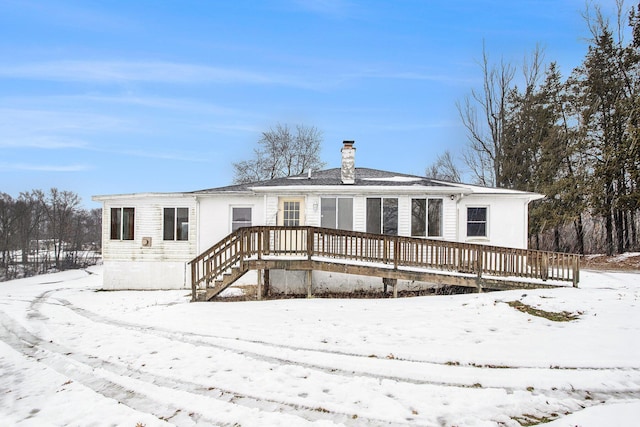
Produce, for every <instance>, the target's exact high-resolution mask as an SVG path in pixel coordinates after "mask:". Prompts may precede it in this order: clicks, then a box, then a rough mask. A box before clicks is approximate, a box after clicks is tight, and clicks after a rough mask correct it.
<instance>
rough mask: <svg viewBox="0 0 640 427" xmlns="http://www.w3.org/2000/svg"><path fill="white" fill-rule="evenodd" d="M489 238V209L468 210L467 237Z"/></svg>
mask: <svg viewBox="0 0 640 427" xmlns="http://www.w3.org/2000/svg"><path fill="white" fill-rule="evenodd" d="M486 236H487V208H467V237H486Z"/></svg>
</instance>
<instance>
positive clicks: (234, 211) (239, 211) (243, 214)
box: [231, 208, 251, 232]
mask: <svg viewBox="0 0 640 427" xmlns="http://www.w3.org/2000/svg"><path fill="white" fill-rule="evenodd" d="M242 227H251V208H231V231H232V232H233V231H236V230H237V229H238V228H242Z"/></svg>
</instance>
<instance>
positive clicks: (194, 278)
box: [189, 226, 580, 301]
mask: <svg viewBox="0 0 640 427" xmlns="http://www.w3.org/2000/svg"><path fill="white" fill-rule="evenodd" d="M579 260H580V256H579V255H577V254H566V253H558V252H546V251H536V250H529V249H515V248H505V247H497V246H488V245H478V244H470V243H459V242H447V241H442V240H431V239H422V238H413V237H404V236H387V235H379V234H371V233H361V232H355V231H346V230H335V229H327V228H320V227H280V226H260V227H246V228H241V229H238V230H236V231H235V232H233V233H231V234H229V235H228V236H226V237H225V238H224V239H222V240H220V241H219V242H218V243H216V244H215V245H213V246H212V247H211V248H209V249H207V250H206V251H204V252H203V253H202V254H200V255H199V256H197V257H196V258H194V259H193V260H192V261H190V263H189V264H190V266H191V290H192V301H208V300H211V299H212V298H214V297H216V296H217V295H219V294H220V293H221V292H222V291H224V290H225V289H227V288H228V287H229V286H231V285H232V284H233V283H234V282H235V281H237V280H238V279H239V278H240V277H242V276H243V275H244V274H245V273H247V272H248V271H249V270H269V269H282V270H306V271H308V272H311V271H314V270H317V271H330V272H338V273H347V274H358V275H365V276H373V277H380V278H382V279H383V282H384V283H385V285H386V284H388V283H394V284H395V283H396V282H397V280H415V281H423V282H431V283H439V284H445V285H455V286H466V287H473V288H477V289H478V290H479V291H480V290H482V289H520V288H524V289H531V288H550V287H557V286H562V285H563V283H565V284H571V285H573V286H574V287H577V286H578V282H579V278H580V262H579ZM309 282H310V281H309ZM258 285H259V286H260V283H258ZM308 286H309V289H308V291H309V295H310V294H311V288H310V283H308ZM395 293H396V286H395V285H394V295H395ZM258 294H259V296H260V290H259V292H258Z"/></svg>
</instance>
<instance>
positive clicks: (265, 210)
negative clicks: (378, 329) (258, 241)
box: [93, 141, 543, 289]
mask: <svg viewBox="0 0 640 427" xmlns="http://www.w3.org/2000/svg"><path fill="white" fill-rule="evenodd" d="M354 156H355V147H353V142H351V141H345V142H344V146H343V149H342V160H343V161H342V167H341V168H335V169H328V170H323V171H317V172H311V173H308V174H304V175H300V176H294V177H287V178H278V179H274V180H270V181H261V182H255V183H250V184H240V185H232V186H228V187H221V188H214V189H208V190H202V191H194V192H186V193H139V194H123V195H108V196H95V197H93V200H95V201H99V202H102V204H103V233H102V234H103V235H102V238H103V245H102V247H103V259H104V288H105V289H176V288H179V289H181V288H185V289H186V288H189V287H190V284H191V281H190V277H189V274H190V273H189V271H190V270H189V268H188V265H187V264H188V262H189V261H190V260H191V259H193V258H194V257H195V256H197V255H198V254H200V253H201V252H203V251H205V250H206V249H208V248H209V247H211V246H212V245H213V244H215V243H217V242H218V241H219V240H220V239H222V238H224V237H225V236H227V235H228V234H229V233H231V232H232V231H234V230H235V229H237V228H239V227H243V226H257V225H284V226H295V225H308V226H318V227H329V228H342V229H349V230H354V231H363V232H370V233H378V234H398V235H401V236H414V237H423V238H430V239H442V240H448V241H457V242H468V243H483V244H489V245H495V246H506V247H513V248H526V246H527V227H528V204H529V202H531V201H532V200H536V199H539V198H541V197H543V196H541V195H539V194H535V193H527V192H521V191H515V190H504V189H496V188H486V187H479V186H474V185H468V184H459V183H450V182H443V181H438V180H433V179H428V178H424V177H419V176H413V175H406V174H401V173H393V172H387V171H381V170H375V169H367V168H356V167H355V165H354ZM278 277H280V279H278ZM297 277H298V276H296V275H295V274H293V275H291V274H289V275H287V274H284V275H281V276H277V275H276V276H272V282H273V281H274V280H275V282H277V281H278V280H281V281H283V282H284V284H283V286H284V287H285V288H287V287H291V286H293V287H295V286H294V285H293V282H295V281H296V280H298V278H297ZM329 279H330V278H328V277H327V274H324V275H323V274H320V273H316V272H314V276H313V279H312V280H313V282H314V286H315V284H316V283H317V284H326V283H327V281H328V280H329ZM344 279H345V280H347V281H349V280H353V279H349V278H344ZM358 280H359V279H358ZM255 281H256V277H255V273H253V272H250V273H248V274H247V275H246V276H245V277H244V278H243V282H245V283H247V282H248V283H255ZM329 281H330V280H329ZM274 285H275V286H277V285H278V284H277V283H274Z"/></svg>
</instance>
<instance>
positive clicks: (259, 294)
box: [256, 269, 263, 301]
mask: <svg viewBox="0 0 640 427" xmlns="http://www.w3.org/2000/svg"><path fill="white" fill-rule="evenodd" d="M262 272H263V270H261V269H258V270H257V273H258V286H257V289H256V299H257V300H258V301H260V300H261V299H262Z"/></svg>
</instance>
